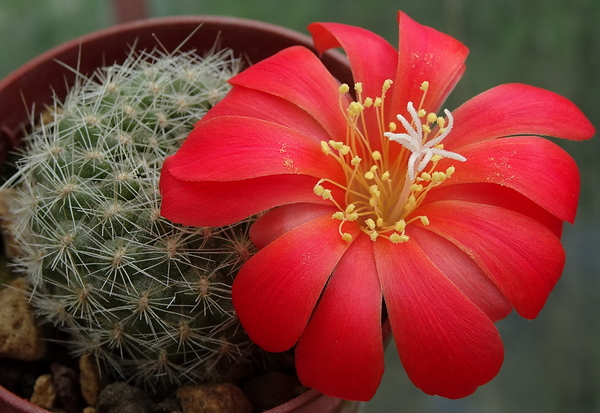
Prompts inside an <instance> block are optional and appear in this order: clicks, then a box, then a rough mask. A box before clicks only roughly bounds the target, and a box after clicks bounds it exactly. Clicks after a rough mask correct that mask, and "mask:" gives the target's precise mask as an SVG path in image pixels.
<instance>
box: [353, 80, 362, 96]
mask: <svg viewBox="0 0 600 413" xmlns="http://www.w3.org/2000/svg"><path fill="white" fill-rule="evenodd" d="M354 90H355V91H356V93H362V91H363V86H362V82H356V83H355V84H354Z"/></svg>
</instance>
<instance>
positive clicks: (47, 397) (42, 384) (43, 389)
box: [29, 374, 56, 410]
mask: <svg viewBox="0 0 600 413" xmlns="http://www.w3.org/2000/svg"><path fill="white" fill-rule="evenodd" d="M29 401H30V402H31V403H33V404H35V405H36V406H40V407H41V408H43V409H48V410H49V409H52V408H53V407H54V404H55V403H56V389H55V388H54V384H53V383H52V375H51V374H43V375H41V376H40V377H38V378H37V380H36V381H35V385H34V386H33V394H32V395H31V398H30V399H29Z"/></svg>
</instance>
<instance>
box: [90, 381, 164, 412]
mask: <svg viewBox="0 0 600 413" xmlns="http://www.w3.org/2000/svg"><path fill="white" fill-rule="evenodd" d="M152 405H153V403H152V402H151V401H150V400H149V399H148V397H146V395H145V394H144V393H143V392H142V391H141V390H139V389H136V388H135V387H133V386H130V385H129V384H127V383H123V382H116V383H111V384H109V385H108V386H106V387H105V388H104V389H103V390H102V391H101V392H100V395H99V396H98V403H97V404H96V413H150V412H151V410H152V407H153V406H152Z"/></svg>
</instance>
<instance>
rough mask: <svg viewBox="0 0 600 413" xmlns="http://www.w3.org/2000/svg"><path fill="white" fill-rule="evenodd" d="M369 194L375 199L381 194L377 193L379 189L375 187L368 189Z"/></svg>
mask: <svg viewBox="0 0 600 413" xmlns="http://www.w3.org/2000/svg"><path fill="white" fill-rule="evenodd" d="M369 193H370V194H371V195H373V196H376V197H379V196H381V192H379V187H378V186H377V185H371V186H370V187H369Z"/></svg>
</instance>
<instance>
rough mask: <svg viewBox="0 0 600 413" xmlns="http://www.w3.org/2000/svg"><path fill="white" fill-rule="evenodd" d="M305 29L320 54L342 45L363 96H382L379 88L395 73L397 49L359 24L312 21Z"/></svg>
mask: <svg viewBox="0 0 600 413" xmlns="http://www.w3.org/2000/svg"><path fill="white" fill-rule="evenodd" d="M308 30H309V31H310V33H311V34H312V36H313V39H314V42H315V47H316V49H317V50H318V51H319V53H324V52H325V51H327V50H329V49H331V48H335V47H342V48H343V49H344V52H345V53H346V55H347V56H348V60H349V61H350V66H351V68H352V76H353V78H354V81H355V82H362V84H363V97H367V96H369V97H371V98H373V99H375V98H376V97H377V96H381V87H382V86H383V82H385V81H386V80H387V79H392V80H393V78H394V77H395V75H396V65H397V64H398V51H397V50H396V49H394V47H392V45H390V44H389V43H388V42H387V40H385V39H384V38H383V37H381V36H379V35H377V34H375V33H373V32H371V31H369V30H365V29H363V28H360V27H355V26H349V25H346V24H340V23H312V24H310V25H309V26H308Z"/></svg>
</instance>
